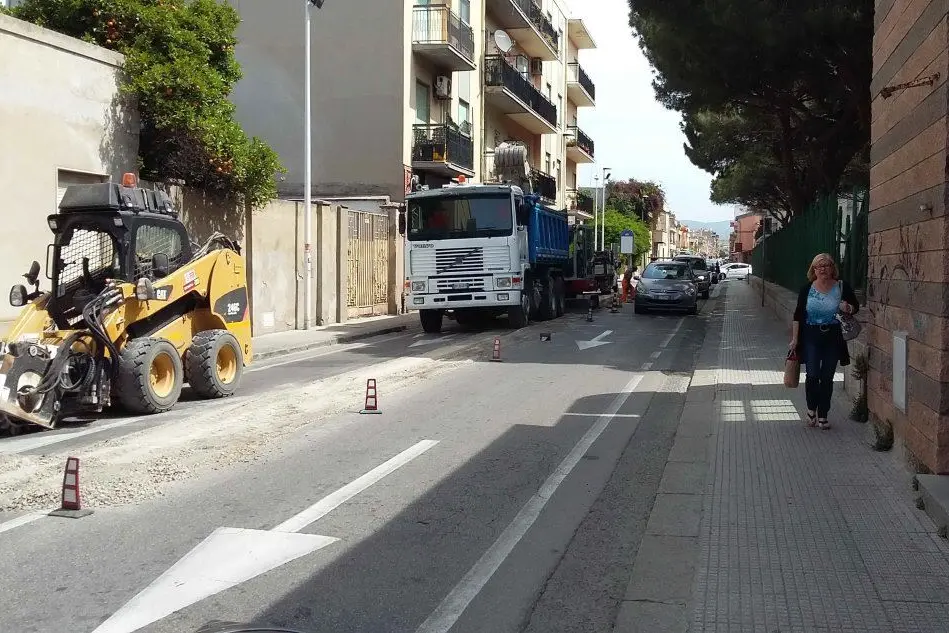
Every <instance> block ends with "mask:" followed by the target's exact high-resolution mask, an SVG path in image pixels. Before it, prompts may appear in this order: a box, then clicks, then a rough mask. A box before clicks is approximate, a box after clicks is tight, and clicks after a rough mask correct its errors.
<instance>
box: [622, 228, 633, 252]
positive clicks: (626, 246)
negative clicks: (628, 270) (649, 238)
mask: <svg viewBox="0 0 949 633" xmlns="http://www.w3.org/2000/svg"><path fill="white" fill-rule="evenodd" d="M626 233H627V231H623V232H622V234H620V236H619V252H620V253H623V254H624V255H633V254H635V253H636V244H635V238H634V237H633V232H632V231H629V235H627V234H626Z"/></svg>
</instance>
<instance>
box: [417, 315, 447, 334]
mask: <svg viewBox="0 0 949 633" xmlns="http://www.w3.org/2000/svg"><path fill="white" fill-rule="evenodd" d="M418 315H419V320H421V322H422V330H424V331H425V332H426V333H427V334H438V333H439V332H441V331H442V316H443V315H442V313H441V312H440V311H439V310H421V311H419V313H418Z"/></svg>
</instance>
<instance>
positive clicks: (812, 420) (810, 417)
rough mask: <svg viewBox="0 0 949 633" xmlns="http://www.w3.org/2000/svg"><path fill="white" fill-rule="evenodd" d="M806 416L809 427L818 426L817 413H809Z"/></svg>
mask: <svg viewBox="0 0 949 633" xmlns="http://www.w3.org/2000/svg"><path fill="white" fill-rule="evenodd" d="M805 415H806V416H807V426H809V427H815V426H817V412H814V413H811V412H810V411H808V412H807V413H806V414H805Z"/></svg>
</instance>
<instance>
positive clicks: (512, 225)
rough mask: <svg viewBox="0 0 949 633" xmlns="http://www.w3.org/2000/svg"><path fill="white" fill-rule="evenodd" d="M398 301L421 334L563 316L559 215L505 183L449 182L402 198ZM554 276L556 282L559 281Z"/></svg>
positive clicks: (564, 240) (563, 238) (563, 245)
mask: <svg viewBox="0 0 949 633" xmlns="http://www.w3.org/2000/svg"><path fill="white" fill-rule="evenodd" d="M404 232H405V239H406V242H405V277H406V278H405V291H406V297H405V304H406V308H408V309H411V310H419V311H420V320H421V323H422V328H423V329H424V330H425V331H426V332H439V331H441V327H442V321H443V317H444V315H445V314H446V313H449V312H450V313H451V315H452V316H453V317H454V318H455V319H456V320H457V321H458V322H459V323H460V324H462V325H464V324H465V323H469V322H473V321H474V320H475V319H476V318H477V317H478V316H479V315H481V316H488V317H491V316H498V315H501V314H507V315H508V318H509V320H510V321H511V323H512V325H514V327H523V326H525V325H526V324H527V323H528V321H529V320H530V319H531V318H537V319H546V318H554V317H555V316H559V315H561V314H563V311H564V292H563V283H562V272H561V271H560V268H559V267H558V265H559V264H562V263H563V262H564V261H565V260H566V258H567V255H568V240H569V236H568V229H567V223H566V218H565V217H564V216H563V215H561V214H557V213H556V212H555V211H551V210H549V209H546V208H544V207H543V206H542V205H540V204H539V202H538V199H537V197H536V196H534V195H530V194H525V193H524V191H523V190H522V189H521V188H520V187H519V186H517V185H512V184H467V183H462V184H454V185H446V186H445V187H442V188H441V189H433V190H426V191H418V192H414V193H411V194H409V195H408V196H406V202H405V222H404ZM558 280H560V281H559V282H558Z"/></svg>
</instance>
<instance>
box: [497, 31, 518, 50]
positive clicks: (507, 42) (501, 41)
mask: <svg viewBox="0 0 949 633" xmlns="http://www.w3.org/2000/svg"><path fill="white" fill-rule="evenodd" d="M494 44H495V46H497V47H498V50H499V51H501V52H502V53H508V52H510V50H511V49H512V48H514V40H512V39H511V36H510V35H508V34H507V32H505V31H502V30H500V29H498V30H497V31H495V32H494Z"/></svg>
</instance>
